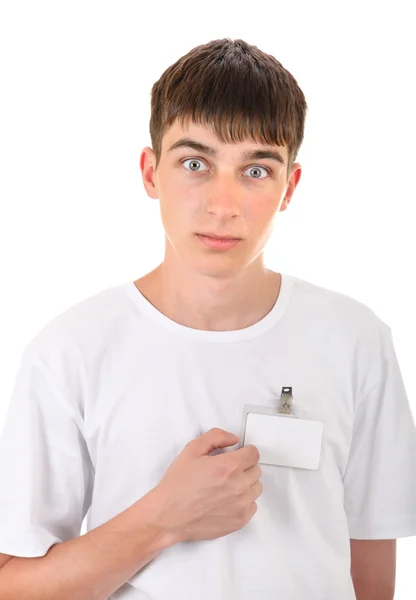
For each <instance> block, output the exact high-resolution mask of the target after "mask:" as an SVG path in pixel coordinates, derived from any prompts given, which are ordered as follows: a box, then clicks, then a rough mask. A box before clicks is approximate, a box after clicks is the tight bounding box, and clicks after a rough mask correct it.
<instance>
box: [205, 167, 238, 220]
mask: <svg viewBox="0 0 416 600" xmlns="http://www.w3.org/2000/svg"><path fill="white" fill-rule="evenodd" d="M240 195H241V190H239V189H238V187H237V185H236V183H235V181H233V180H232V178H231V177H222V178H221V179H220V178H218V179H217V181H216V182H215V183H212V186H211V187H210V190H209V195H208V198H207V200H206V209H207V212H209V213H211V214H213V215H216V216H218V217H222V218H225V219H227V218H232V217H236V216H238V215H239V214H240Z"/></svg>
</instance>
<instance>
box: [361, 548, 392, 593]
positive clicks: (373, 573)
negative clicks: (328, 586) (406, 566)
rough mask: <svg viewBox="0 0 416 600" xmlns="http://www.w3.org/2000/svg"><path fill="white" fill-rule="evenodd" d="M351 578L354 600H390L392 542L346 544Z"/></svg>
mask: <svg viewBox="0 0 416 600" xmlns="http://www.w3.org/2000/svg"><path fill="white" fill-rule="evenodd" d="M350 542H351V577H352V580H353V583H354V589H355V594H356V596H357V600H393V598H394V588H395V579H396V540H350Z"/></svg>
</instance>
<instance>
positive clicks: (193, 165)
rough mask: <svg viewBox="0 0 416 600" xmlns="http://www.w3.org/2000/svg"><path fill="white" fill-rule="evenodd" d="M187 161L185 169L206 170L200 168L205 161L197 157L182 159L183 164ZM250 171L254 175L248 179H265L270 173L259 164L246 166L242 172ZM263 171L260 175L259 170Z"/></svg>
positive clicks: (196, 171)
mask: <svg viewBox="0 0 416 600" xmlns="http://www.w3.org/2000/svg"><path fill="white" fill-rule="evenodd" d="M187 163H189V166H186V167H185V168H186V170H187V171H193V172H194V173H198V172H201V171H202V172H203V171H206V170H208V168H205V169H201V165H204V166H205V167H206V165H205V163H204V162H203V161H202V160H201V159H199V158H187V159H186V160H183V161H182V164H183V165H186V164H187ZM249 170H250V171H251V174H253V175H254V177H251V176H249V178H250V179H266V177H269V176H270V175H271V172H270V171H269V169H266V167H261V166H260V165H254V166H251V167H248V169H246V170H245V171H244V173H246V172H247V171H249ZM262 170H263V171H264V172H265V173H266V176H265V177H261V171H262Z"/></svg>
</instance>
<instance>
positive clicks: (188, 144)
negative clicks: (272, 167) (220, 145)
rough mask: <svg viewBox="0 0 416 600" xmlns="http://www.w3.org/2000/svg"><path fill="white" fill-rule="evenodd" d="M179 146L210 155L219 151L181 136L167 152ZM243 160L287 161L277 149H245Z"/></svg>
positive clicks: (281, 162)
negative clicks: (266, 159) (269, 159)
mask: <svg viewBox="0 0 416 600" xmlns="http://www.w3.org/2000/svg"><path fill="white" fill-rule="evenodd" d="M178 148H192V149H193V150H196V151H197V152H202V153H203V154H208V155H209V156H213V157H215V156H217V155H218V152H217V150H216V149H215V148H212V146H207V145H206V144H202V143H201V142H197V141H196V140H192V139H191V138H181V139H179V140H177V141H176V142H175V143H174V144H172V146H171V147H170V148H169V150H168V151H167V154H169V153H170V152H172V150H176V149H178ZM240 157H241V160H243V161H245V160H257V159H261V158H272V159H273V160H276V161H277V162H278V163H280V164H282V165H284V164H285V161H284V158H283V157H282V155H281V154H280V152H278V151H277V150H243V152H242V153H241V155H240Z"/></svg>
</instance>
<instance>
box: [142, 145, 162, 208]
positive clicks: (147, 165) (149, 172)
mask: <svg viewBox="0 0 416 600" xmlns="http://www.w3.org/2000/svg"><path fill="white" fill-rule="evenodd" d="M140 169H141V172H142V179H143V185H144V189H145V190H146V193H147V195H148V196H149V198H153V199H155V200H157V199H158V195H157V188H156V156H155V153H154V152H153V150H152V149H151V148H149V147H148V146H147V147H146V148H144V149H143V150H142V153H141V155H140Z"/></svg>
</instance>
